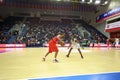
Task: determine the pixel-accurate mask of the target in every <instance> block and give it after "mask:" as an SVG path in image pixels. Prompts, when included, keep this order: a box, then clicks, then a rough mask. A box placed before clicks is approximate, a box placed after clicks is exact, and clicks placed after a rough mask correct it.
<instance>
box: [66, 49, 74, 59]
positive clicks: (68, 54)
mask: <svg viewBox="0 0 120 80" xmlns="http://www.w3.org/2000/svg"><path fill="white" fill-rule="evenodd" d="M72 49H73V48H70V50H69V52H68V54H67V55H66V57H69V56H70V53H71V51H72Z"/></svg>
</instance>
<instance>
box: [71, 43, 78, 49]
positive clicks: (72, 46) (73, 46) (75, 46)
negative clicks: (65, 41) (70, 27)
mask: <svg viewBox="0 0 120 80" xmlns="http://www.w3.org/2000/svg"><path fill="white" fill-rule="evenodd" d="M71 48H76V49H79V48H80V44H72V45H71Z"/></svg>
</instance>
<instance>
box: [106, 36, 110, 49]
mask: <svg viewBox="0 0 120 80" xmlns="http://www.w3.org/2000/svg"><path fill="white" fill-rule="evenodd" d="M106 44H107V48H109V46H110V38H108V39H107V41H106Z"/></svg>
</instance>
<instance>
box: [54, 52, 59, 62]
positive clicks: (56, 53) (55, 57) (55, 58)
mask: <svg viewBox="0 0 120 80" xmlns="http://www.w3.org/2000/svg"><path fill="white" fill-rule="evenodd" d="M57 55H58V51H56V52H55V56H54V60H53V61H54V62H58V60H57Z"/></svg>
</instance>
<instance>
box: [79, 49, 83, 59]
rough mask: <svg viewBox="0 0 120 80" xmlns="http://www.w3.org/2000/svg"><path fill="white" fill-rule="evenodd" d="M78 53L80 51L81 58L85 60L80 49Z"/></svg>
mask: <svg viewBox="0 0 120 80" xmlns="http://www.w3.org/2000/svg"><path fill="white" fill-rule="evenodd" d="M78 51H79V53H80V55H81V58H82V59H83V55H82V52H81V50H80V48H78Z"/></svg>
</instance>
